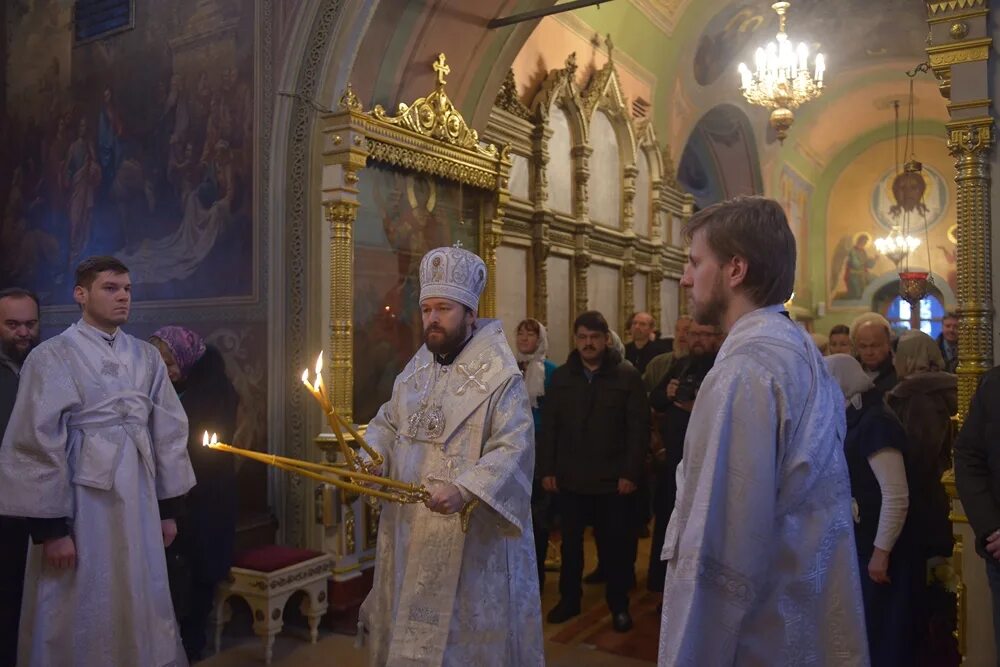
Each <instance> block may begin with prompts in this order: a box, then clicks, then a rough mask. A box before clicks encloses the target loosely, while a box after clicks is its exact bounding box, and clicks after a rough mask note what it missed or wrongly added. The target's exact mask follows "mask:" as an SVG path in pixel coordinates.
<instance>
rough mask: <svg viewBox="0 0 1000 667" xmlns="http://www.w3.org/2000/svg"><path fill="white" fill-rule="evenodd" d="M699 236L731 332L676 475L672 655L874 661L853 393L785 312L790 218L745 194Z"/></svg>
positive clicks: (665, 650)
mask: <svg viewBox="0 0 1000 667" xmlns="http://www.w3.org/2000/svg"><path fill="white" fill-rule="evenodd" d="M687 234H688V238H689V240H690V255H689V260H688V265H687V266H686V267H685V272H684V277H683V278H682V280H681V285H682V286H684V287H687V288H688V289H689V294H690V297H691V305H692V314H693V316H694V319H695V321H696V322H699V323H702V324H713V325H720V326H722V327H723V328H724V329H725V330H726V331H727V332H728V334H729V335H728V337H727V338H726V341H725V343H724V344H723V345H722V348H721V349H720V350H719V354H718V357H717V358H716V361H715V366H714V367H713V368H712V370H711V371H710V372H709V374H708V375H707V376H706V377H705V380H704V382H703V383H702V385H701V390H700V391H699V393H698V397H697V399H696V400H695V404H694V410H693V412H692V414H691V421H690V423H689V425H688V430H687V434H686V437H685V440H684V458H683V461H682V463H681V465H680V467H679V468H678V471H677V501H676V505H675V509H674V512H673V515H672V516H671V518H670V523H669V525H668V527H667V534H666V537H665V539H664V543H663V552H662V557H663V560H665V561H667V574H666V581H665V586H664V592H663V619H662V623H661V626H660V652H659V664H660V665H661V667H665V666H674V665H685V666H688V665H690V666H698V667H701V666H707V665H712V667H724V666H727V665H740V666H744V665H748V666H756V665H760V666H777V665H787V666H789V667H792V666H795V667H798V666H800V665H817V666H818V665H831V666H832V665H837V666H843V665H867V664H868V648H867V642H866V639H865V622H864V610H863V605H862V598H861V584H860V578H859V573H858V560H857V555H856V551H855V548H854V529H853V523H852V515H851V492H850V480H849V479H848V473H847V463H846V460H845V458H844V453H843V442H844V435H845V433H846V423H845V416H844V410H843V394H842V393H841V392H840V388H839V385H838V384H837V382H836V381H835V380H834V379H833V378H831V377H830V375H829V373H828V372H827V369H826V365H825V364H824V363H823V360H822V358H821V357H820V355H819V351H818V349H817V348H816V346H815V344H813V342H812V339H811V338H810V337H809V336H808V335H807V334H806V333H805V332H804V331H803V330H802V329H800V328H799V327H798V326H797V325H796V324H795V323H794V322H792V321H791V320H790V319H789V317H788V315H787V313H784V312H783V310H784V309H783V307H782V305H781V304H782V303H783V302H784V301H785V300H787V298H788V296H789V295H790V294H791V289H792V283H793V280H794V276H795V239H794V238H793V237H792V233H791V231H790V230H789V228H788V223H787V221H786V219H785V215H784V212H783V211H782V210H781V207H780V206H779V205H778V204H777V203H776V202H774V201H772V200H768V199H763V198H759V197H747V198H737V199H734V200H730V201H726V202H722V203H721V204H717V205H715V206H712V207H709V208H706V209H704V210H703V211H700V212H699V213H698V214H697V215H696V216H694V217H693V218H692V219H691V221H690V222H689V223H688V227H687Z"/></svg>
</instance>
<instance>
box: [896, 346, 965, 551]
mask: <svg viewBox="0 0 1000 667" xmlns="http://www.w3.org/2000/svg"><path fill="white" fill-rule="evenodd" d="M893 363H894V365H895V369H896V378H897V384H896V386H895V387H894V388H893V389H892V390H891V391H890V392H889V393H888V394H886V399H885V400H886V403H888V405H889V407H890V408H892V410H893V412H895V413H896V416H897V417H899V421H900V422H902V424H903V428H904V429H906V436H907V440H908V443H909V450H908V452H909V453H908V459H909V463H910V470H911V479H910V484H911V497H912V499H913V501H914V502H913V504H912V506H911V509H910V511H911V513H912V514H913V516H914V522H915V525H918V526H920V531H919V532H920V535H921V536H922V542H923V547H924V551H925V555H926V557H927V558H932V557H935V556H945V557H947V556H951V553H952V547H953V538H952V530H951V522H950V521H949V520H948V513H949V510H950V508H951V503H950V502H949V500H948V494H947V492H946V491H945V488H944V485H943V484H942V483H941V475H942V474H944V472H945V471H946V470H948V468H950V467H951V447H952V440H953V437H954V433H953V429H952V423H951V417H952V415H954V414H955V413H956V412H957V411H958V382H957V379H956V376H954V375H952V374H951V373H947V372H945V363H944V357H942V356H941V350H940V348H938V346H937V343H935V342H934V339H933V338H931V337H930V336H928V335H927V334H925V333H923V332H922V331H911V332H909V333H906V334H904V335H903V336H902V337H901V338H900V339H899V345H898V346H897V348H896V356H895V359H894V362H893ZM913 487H915V488H913Z"/></svg>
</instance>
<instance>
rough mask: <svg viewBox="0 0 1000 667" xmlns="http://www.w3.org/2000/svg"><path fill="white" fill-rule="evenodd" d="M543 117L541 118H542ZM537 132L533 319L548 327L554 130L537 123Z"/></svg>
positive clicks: (534, 152) (533, 160)
mask: <svg viewBox="0 0 1000 667" xmlns="http://www.w3.org/2000/svg"><path fill="white" fill-rule="evenodd" d="M539 115H541V114H539ZM535 122H536V125H535V129H534V130H533V131H532V133H531V164H532V170H531V177H532V180H531V193H532V203H533V204H534V213H533V214H532V223H533V225H532V229H531V259H532V262H533V265H534V293H535V294H534V300H533V303H532V304H530V307H531V309H530V311H529V312H530V313H531V316H532V317H534V318H535V319H537V320H538V321H539V322H541V323H542V324H544V325H546V326H548V324H549V270H548V263H547V260H548V258H549V248H550V247H551V240H550V238H549V228H550V227H551V225H552V212H551V211H550V210H549V207H548V199H549V178H548V174H547V170H548V164H549V139H550V138H551V137H552V130H551V129H550V128H549V127H548V124H547V123H545V122H544V120H536V121H535Z"/></svg>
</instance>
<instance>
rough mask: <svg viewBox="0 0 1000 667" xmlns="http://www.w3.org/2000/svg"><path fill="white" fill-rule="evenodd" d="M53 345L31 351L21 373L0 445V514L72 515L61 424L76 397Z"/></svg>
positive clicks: (75, 405) (64, 426) (66, 447)
mask: <svg viewBox="0 0 1000 667" xmlns="http://www.w3.org/2000/svg"><path fill="white" fill-rule="evenodd" d="M57 345H58V344H57V343H50V344H49V345H47V346H45V347H44V348H38V349H36V350H35V351H34V352H32V354H30V355H28V358H27V359H26V360H25V362H24V365H23V366H22V368H21V378H20V382H19V385H18V392H17V400H16V401H15V403H14V411H13V412H12V413H11V416H10V423H9V424H8V425H7V431H6V432H5V433H4V437H3V445H2V446H0V515H9V516H22V517H33V518H60V517H72V516H73V515H74V507H73V489H72V486H71V471H70V467H69V453H68V452H69V442H68V428H67V424H68V422H69V416H70V412H71V410H74V409H76V408H78V407H79V406H80V404H81V398H80V393H79V391H78V389H77V386H76V384H75V383H74V381H73V374H72V373H71V371H70V368H69V367H68V366H67V364H66V362H65V361H64V359H63V358H61V357H65V355H64V354H63V355H61V354H59V350H58V349H57Z"/></svg>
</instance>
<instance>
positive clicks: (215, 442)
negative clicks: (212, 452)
mask: <svg viewBox="0 0 1000 667" xmlns="http://www.w3.org/2000/svg"><path fill="white" fill-rule="evenodd" d="M210 444H213V445H217V444H219V436H217V435H216V434H214V433H213V434H212V442H211V443H210Z"/></svg>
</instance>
